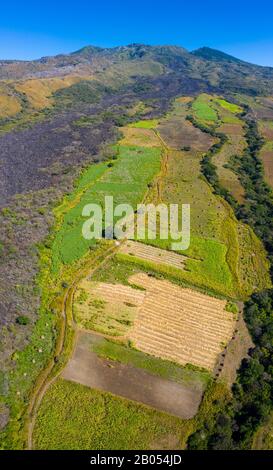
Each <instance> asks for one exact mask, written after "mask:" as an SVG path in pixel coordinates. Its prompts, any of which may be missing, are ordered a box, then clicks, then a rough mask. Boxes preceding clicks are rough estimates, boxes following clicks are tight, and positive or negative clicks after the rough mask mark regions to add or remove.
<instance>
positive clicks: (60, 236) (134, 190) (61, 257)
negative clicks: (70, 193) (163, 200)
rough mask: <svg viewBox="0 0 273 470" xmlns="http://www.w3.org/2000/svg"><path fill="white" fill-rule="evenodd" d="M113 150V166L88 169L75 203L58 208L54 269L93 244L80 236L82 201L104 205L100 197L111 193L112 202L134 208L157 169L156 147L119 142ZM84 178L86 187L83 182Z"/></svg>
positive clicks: (105, 164) (157, 154)
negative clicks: (60, 213) (59, 219)
mask: <svg viewBox="0 0 273 470" xmlns="http://www.w3.org/2000/svg"><path fill="white" fill-rule="evenodd" d="M117 152H118V158H117V160H114V161H113V166H110V167H109V164H108V163H102V164H99V165H98V166H94V167H93V169H90V170H88V175H86V174H85V175H84V176H83V178H84V181H80V183H79V185H80V188H81V189H82V191H81V193H80V195H76V198H75V199H76V203H75V202H74V203H73V201H72V200H70V201H68V208H67V210H66V209H64V208H61V210H64V212H65V214H64V217H63V222H62V225H61V226H60V227H59V228H58V233H57V234H56V239H55V242H54V245H53V269H54V270H55V271H57V270H58V267H59V266H60V264H62V263H64V264H70V263H72V262H73V261H76V260H77V259H80V258H81V257H82V256H84V255H85V254H86V253H87V252H88V249H89V247H90V246H91V245H92V244H94V240H85V239H84V238H83V236H82V225H83V222H84V220H86V219H84V218H83V217H82V215H81V214H82V209H83V207H84V206H85V205H86V204H88V203H97V204H100V205H101V207H102V208H104V197H105V196H113V200H114V205H117V204H121V203H126V204H131V205H132V207H133V208H136V205H137V204H138V203H139V202H141V201H142V199H143V197H144V195H145V193H146V191H147V189H148V183H149V182H150V181H151V180H152V179H153V178H154V176H155V175H156V174H157V173H158V172H159V170H160V161H161V149H160V148H147V147H136V146H123V145H122V146H118V148H117ZM87 181H88V186H86V185H85V184H86V183H87ZM69 203H70V204H71V205H70V207H69ZM71 206H72V207H71Z"/></svg>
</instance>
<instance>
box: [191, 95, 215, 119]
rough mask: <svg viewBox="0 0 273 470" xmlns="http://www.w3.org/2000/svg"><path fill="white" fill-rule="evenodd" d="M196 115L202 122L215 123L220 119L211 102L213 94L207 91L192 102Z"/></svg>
mask: <svg viewBox="0 0 273 470" xmlns="http://www.w3.org/2000/svg"><path fill="white" fill-rule="evenodd" d="M192 110H193V113H194V117H195V118H196V119H197V121H199V122H201V123H202V124H205V125H207V124H215V123H217V121H218V115H217V112H216V110H215V109H214V107H213V104H212V103H211V96H209V95H206V94H205V93H204V94H202V95H199V96H198V97H197V98H196V100H195V101H194V102H193V104H192Z"/></svg>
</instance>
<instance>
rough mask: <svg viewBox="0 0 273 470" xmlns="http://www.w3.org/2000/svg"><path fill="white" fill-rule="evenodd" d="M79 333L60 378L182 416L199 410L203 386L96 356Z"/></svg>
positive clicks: (186, 416) (189, 415)
mask: <svg viewBox="0 0 273 470" xmlns="http://www.w3.org/2000/svg"><path fill="white" fill-rule="evenodd" d="M91 335H92V334H90V333H86V332H81V333H80V335H79V338H78V341H77V345H76V349H75V351H74V353H73V356H72V358H71V359H70V361H69V363H68V365H67V366H66V368H65V370H64V371H63V373H62V377H63V378H64V379H67V380H71V381H73V382H78V383H80V384H82V385H87V386H89V387H91V388H95V389H98V390H103V391H107V392H110V393H113V394H114V395H118V396H121V397H124V398H127V399H129V400H133V401H137V402H139V403H143V404H145V405H148V406H151V407H153V408H155V409H158V410H160V411H164V412H166V413H169V414H172V415H175V416H178V417H180V418H183V419H190V418H192V417H193V416H194V415H195V414H196V413H197V411H198V407H199V404H200V402H201V399H202V393H203V391H202V389H201V388H200V389H198V388H195V389H192V388H190V387H187V386H186V385H185V386H184V385H181V384H178V383H176V382H174V381H171V380H166V379H163V378H161V377H158V376H155V375H152V374H149V373H148V372H146V371H144V370H142V369H139V368H136V367H134V366H132V365H129V364H121V363H119V362H116V361H112V360H107V359H102V358H99V357H98V356H97V355H96V354H95V353H93V352H91V351H90V347H89V345H88V336H91Z"/></svg>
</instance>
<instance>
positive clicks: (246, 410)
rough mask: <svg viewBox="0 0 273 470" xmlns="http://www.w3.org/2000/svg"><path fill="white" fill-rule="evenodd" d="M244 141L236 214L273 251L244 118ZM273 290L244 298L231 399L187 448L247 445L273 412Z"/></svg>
mask: <svg viewBox="0 0 273 470" xmlns="http://www.w3.org/2000/svg"><path fill="white" fill-rule="evenodd" d="M246 124H247V134H246V138H247V143H248V148H247V149H246V151H245V154H244V158H243V159H241V160H240V175H241V181H242V184H243V185H244V187H245V190H246V201H247V202H246V204H245V205H244V206H242V207H240V208H239V209H238V211H237V213H238V216H239V217H240V218H242V219H243V220H244V221H245V222H248V223H249V224H251V225H252V227H253V228H254V230H255V231H256V233H257V234H258V235H259V236H260V238H261V239H262V240H263V242H264V244H265V246H266V248H267V251H268V253H269V256H270V261H271V266H272V254H273V235H272V233H273V202H272V191H271V189H270V188H269V186H267V185H266V183H265V182H264V181H263V171H262V165H261V162H260V160H259V157H258V155H259V152H260V149H261V147H262V145H263V140H262V139H261V138H260V136H259V133H258V129H257V124H256V123H255V122H254V121H249V120H246ZM272 309H273V289H267V290H264V291H261V292H257V293H254V294H252V296H251V298H250V300H249V301H247V302H246V303H245V308H244V318H245V321H246V323H247V326H248V329H249V331H250V334H251V336H252V339H253V342H254V344H255V347H254V348H253V349H252V350H251V354H250V357H249V358H247V359H244V360H243V362H242V364H241V367H240V370H239V373H238V377H237V381H236V383H235V384H234V386H233V399H232V400H231V401H230V403H229V404H228V405H227V406H226V407H224V408H223V409H222V411H221V413H219V415H218V417H217V419H216V422H215V423H214V424H213V425H212V426H207V428H206V429H205V428H204V426H203V427H201V428H200V429H199V430H198V431H196V432H195V433H194V434H193V435H192V436H191V437H190V439H189V447H190V449H249V448H251V444H252V441H253V438H254V437H255V434H256V432H257V430H258V428H259V426H260V425H262V424H265V422H266V420H267V417H268V416H269V415H270V413H271V412H272V403H273V392H272V368H273V363H272V357H273V320H272Z"/></svg>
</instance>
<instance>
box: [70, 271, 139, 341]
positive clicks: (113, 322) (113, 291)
mask: <svg viewBox="0 0 273 470" xmlns="http://www.w3.org/2000/svg"><path fill="white" fill-rule="evenodd" d="M144 297H145V292H143V291H141V290H137V289H133V288H132V287H129V286H123V285H121V284H109V283H93V282H91V281H88V280H84V281H82V282H81V283H80V285H79V286H78V289H77V292H76V295H75V302H74V316H75V319H76V321H77V322H78V323H79V325H81V326H82V327H83V328H88V329H91V330H92V329H93V330H96V331H99V332H101V333H105V334H108V335H111V336H124V335H125V334H126V333H127V332H128V329H129V328H130V326H131V325H132V324H133V321H134V318H135V317H136V315H137V312H138V309H139V307H140V306H141V305H142V303H143V300H144Z"/></svg>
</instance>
